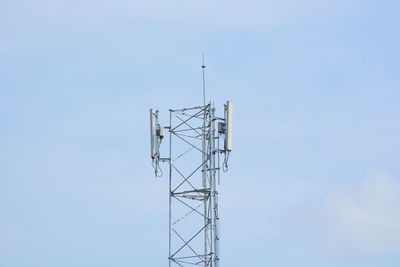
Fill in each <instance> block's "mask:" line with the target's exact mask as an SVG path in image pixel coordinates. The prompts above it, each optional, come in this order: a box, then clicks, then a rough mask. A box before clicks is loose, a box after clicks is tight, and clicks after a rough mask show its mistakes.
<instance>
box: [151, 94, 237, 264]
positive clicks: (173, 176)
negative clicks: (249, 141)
mask: <svg viewBox="0 0 400 267" xmlns="http://www.w3.org/2000/svg"><path fill="white" fill-rule="evenodd" d="M169 112H170V114H169V115H170V116H169V125H168V126H166V127H161V126H159V124H158V111H155V110H153V109H151V110H150V127H151V140H152V141H151V143H152V149H151V155H152V158H153V167H154V168H155V173H156V176H158V173H159V172H160V167H159V162H160V161H161V162H166V163H168V166H169V257H168V260H169V267H172V266H193V265H195V266H196V265H197V266H204V267H219V214H218V191H217V184H219V180H220V170H221V165H222V167H223V168H227V159H228V156H229V152H230V151H231V146H232V144H231V143H232V141H231V140H232V138H231V128H232V102H230V101H228V102H227V104H226V105H225V108H224V116H223V117H216V116H215V108H214V105H212V104H211V103H209V104H207V105H202V106H196V107H190V108H182V109H170V110H169ZM216 126H217V127H216ZM163 129H165V131H167V130H168V132H169V135H168V134H167V136H168V137H169V138H168V139H169V148H168V153H169V154H168V157H160V152H159V147H160V144H161V141H162V140H163V138H164V134H163ZM221 139H223V142H220V141H221ZM221 163H222V164H221Z"/></svg>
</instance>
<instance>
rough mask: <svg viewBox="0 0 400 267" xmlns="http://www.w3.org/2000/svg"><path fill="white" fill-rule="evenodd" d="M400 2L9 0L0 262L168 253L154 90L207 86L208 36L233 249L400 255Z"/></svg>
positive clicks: (1, 24)
mask: <svg viewBox="0 0 400 267" xmlns="http://www.w3.org/2000/svg"><path fill="white" fill-rule="evenodd" d="M399 8H400V4H399V2H398V1H361V0H359V1H355V0H354V1H352V0H346V1H341V0H337V1H333V0H331V1H328V0H321V1H311V0H310V1H294V0H292V1H289V0H280V1H278V0H276V1H256V0H248V1H234V0H231V1H225V0H221V1H208V0H205V1H192V0H189V1H188V0H186V1H181V0H172V1H160V0H157V1H128V0H115V1H101V0H100V1H99V0H97V1H94V0H86V1H82V0H80V1H77V0H76V1H75V0H72V1H71V0H70V1H60V0H38V1H33V0H31V1H29V0H26V1H22V0H0V162H1V163H0V266H1V267H27V266H29V267H71V266H74V267H90V266H96V267H106V266H107V267H108V266H113V267H128V266H135V267H138V266H140V267H154V266H167V256H168V255H167V254H168V250H167V248H168V232H167V230H168V219H167V215H168V192H167V191H168V188H167V179H166V178H165V177H164V178H162V179H155V178H154V177H153V173H152V167H151V164H150V158H149V140H148V131H149V130H148V108H150V107H157V108H159V109H160V110H161V112H163V113H162V116H167V113H168V112H167V110H168V109H169V108H182V107H187V106H193V105H198V104H201V101H202V98H201V97H202V95H201V69H200V64H201V53H202V52H205V53H206V60H207V86H208V89H207V90H208V91H207V96H208V99H213V100H214V101H215V102H216V105H217V106H218V105H219V107H220V108H222V104H223V103H224V102H225V101H226V100H228V99H229V100H232V101H234V104H235V119H234V120H235V121H234V123H235V133H234V142H235V143H234V151H233V152H232V154H231V157H230V172H229V173H228V174H227V175H224V176H223V179H222V185H221V186H220V215H221V238H222V239H221V266H229V267H244V266H260V267H262V266H273V267H293V266H296V267H336V266H341V267H382V266H385V267H395V266H396V267H398V266H399V264H400V208H399V203H400V165H399V158H400V155H399V154H400V153H399V151H400V140H399V136H400V124H399V116H400V106H399V99H400V90H399V89H400V76H399V69H400V63H399V62H400V53H399V47H400V35H399V28H400V17H399ZM165 122H166V121H165Z"/></svg>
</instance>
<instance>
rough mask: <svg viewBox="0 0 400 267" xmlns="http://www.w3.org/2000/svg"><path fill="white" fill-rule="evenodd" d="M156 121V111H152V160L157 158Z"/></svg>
mask: <svg viewBox="0 0 400 267" xmlns="http://www.w3.org/2000/svg"><path fill="white" fill-rule="evenodd" d="M156 120H157V118H156V112H155V111H154V109H150V147H151V150H150V155H151V158H152V159H154V158H155V157H156V156H157V136H156Z"/></svg>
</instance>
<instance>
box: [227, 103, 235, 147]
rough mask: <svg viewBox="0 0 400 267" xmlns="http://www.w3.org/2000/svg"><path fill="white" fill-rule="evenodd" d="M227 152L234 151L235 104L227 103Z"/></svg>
mask: <svg viewBox="0 0 400 267" xmlns="http://www.w3.org/2000/svg"><path fill="white" fill-rule="evenodd" d="M225 123H226V125H225V150H227V151H229V152H230V151H232V132H233V126H232V123H233V103H232V101H227V102H226V117H225Z"/></svg>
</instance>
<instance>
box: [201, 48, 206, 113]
mask: <svg viewBox="0 0 400 267" xmlns="http://www.w3.org/2000/svg"><path fill="white" fill-rule="evenodd" d="M202 58H203V64H202V65H201V69H202V71H203V104H204V106H206V78H205V69H206V65H205V64H204V53H203V54H202Z"/></svg>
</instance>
